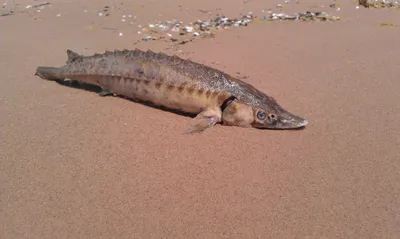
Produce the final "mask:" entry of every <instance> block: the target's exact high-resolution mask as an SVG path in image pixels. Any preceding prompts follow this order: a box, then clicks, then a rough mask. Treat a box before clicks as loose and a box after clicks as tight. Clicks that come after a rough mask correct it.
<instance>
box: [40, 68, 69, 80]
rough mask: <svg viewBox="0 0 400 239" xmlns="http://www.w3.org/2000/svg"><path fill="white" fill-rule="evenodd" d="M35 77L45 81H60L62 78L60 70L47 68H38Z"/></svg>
mask: <svg viewBox="0 0 400 239" xmlns="http://www.w3.org/2000/svg"><path fill="white" fill-rule="evenodd" d="M35 76H39V77H41V78H42V79H47V80H60V79H63V78H64V77H62V74H61V68H56V67H47V66H39V67H38V68H37V69H36V73H35Z"/></svg>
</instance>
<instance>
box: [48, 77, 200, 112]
mask: <svg viewBox="0 0 400 239" xmlns="http://www.w3.org/2000/svg"><path fill="white" fill-rule="evenodd" d="M55 82H56V83H57V84H60V85H62V86H66V87H70V88H74V89H80V90H84V91H88V92H92V93H96V94H99V93H100V92H101V91H102V89H101V88H100V87H99V86H96V85H91V84H87V83H78V82H75V81H65V80H55ZM99 97H111V95H110V96H99ZM114 97H118V98H120V99H124V100H128V101H131V102H134V103H138V104H142V105H145V106H147V107H151V108H154V109H159V110H162V111H165V112H169V113H174V114H178V115H181V116H185V117H189V118H194V117H195V116H196V114H191V113H187V112H183V111H181V110H176V109H171V108H168V107H164V106H159V105H155V104H153V103H151V102H149V101H143V100H137V99H132V98H129V97H125V96H122V95H116V96H114Z"/></svg>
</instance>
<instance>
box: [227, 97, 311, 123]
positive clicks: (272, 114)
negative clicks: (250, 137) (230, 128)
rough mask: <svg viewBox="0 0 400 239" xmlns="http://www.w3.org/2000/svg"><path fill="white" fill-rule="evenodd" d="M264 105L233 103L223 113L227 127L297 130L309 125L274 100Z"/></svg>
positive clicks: (236, 101) (264, 102)
mask: <svg viewBox="0 0 400 239" xmlns="http://www.w3.org/2000/svg"><path fill="white" fill-rule="evenodd" d="M270 99H271V100H268V101H263V102H262V103H263V104H251V103H248V102H247V103H243V102H240V101H238V100H236V99H235V100H234V101H232V102H231V103H230V104H229V105H228V106H227V107H226V108H225V109H224V111H223V112H222V120H223V122H224V124H226V125H236V126H241V127H252V128H258V129H297V128H301V127H304V126H306V125H307V124H308V121H307V120H306V119H303V118H302V117H300V116H297V115H294V114H292V113H290V112H288V111H286V110H285V109H283V108H282V107H281V106H280V105H278V104H277V103H276V101H274V100H273V99H272V98H270Z"/></svg>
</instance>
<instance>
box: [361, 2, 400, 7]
mask: <svg viewBox="0 0 400 239" xmlns="http://www.w3.org/2000/svg"><path fill="white" fill-rule="evenodd" d="M358 3H359V4H360V5H361V6H364V7H366V8H370V7H373V8H400V0H358Z"/></svg>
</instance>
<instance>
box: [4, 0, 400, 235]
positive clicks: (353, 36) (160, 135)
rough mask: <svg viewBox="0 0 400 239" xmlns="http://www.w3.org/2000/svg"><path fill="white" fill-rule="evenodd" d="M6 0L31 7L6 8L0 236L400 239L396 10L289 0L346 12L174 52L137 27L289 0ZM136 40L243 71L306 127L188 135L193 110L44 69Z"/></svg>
mask: <svg viewBox="0 0 400 239" xmlns="http://www.w3.org/2000/svg"><path fill="white" fill-rule="evenodd" d="M3 2H8V5H7V6H5V8H3V9H2V13H4V12H5V10H6V9H7V7H10V6H12V5H15V2H16V3H19V4H20V6H19V9H20V10H24V11H25V10H26V12H25V13H19V12H16V13H15V14H14V15H11V16H4V17H0V72H1V78H0V81H1V95H0V137H1V142H0V158H1V159H0V167H1V172H0V187H1V188H0V189H1V195H0V201H1V204H0V206H1V210H0V212H1V215H0V218H1V220H0V223H1V224H0V238H4V239H6V238H335V239H336V238H346V239H347V238H374V239H376V238H393V239H394V238H400V173H399V172H400V133H399V132H400V103H399V102H400V81H399V73H400V65H399V62H400V54H399V53H400V44H399V39H400V29H399V27H398V26H399V25H400V10H398V9H397V10H396V9H365V8H362V7H361V8H359V9H356V3H355V2H353V1H344V0H338V1H336V2H334V1H333V0H332V1H300V2H299V3H298V4H296V3H294V2H292V3H290V4H287V6H285V8H284V10H285V11H287V12H288V13H291V12H295V11H306V10H313V11H326V12H328V13H332V14H334V15H337V16H340V17H341V21H339V22H314V23H305V22H273V23H266V22H264V23H263V22H258V23H253V24H250V25H249V26H247V27H240V28H234V29H229V30H224V31H221V32H220V33H218V34H217V35H216V37H215V38H210V39H202V40H195V41H193V42H190V43H188V44H184V45H181V46H180V47H179V50H181V52H178V51H177V50H176V49H174V48H171V47H170V43H167V42H163V41H148V42H139V43H138V44H136V45H134V43H135V42H137V40H139V39H140V37H141V36H143V35H138V34H137V31H138V30H139V28H138V26H137V25H139V24H141V25H143V26H145V25H147V24H148V23H151V22H152V21H154V20H170V19H173V18H176V19H179V20H183V21H190V20H192V21H194V20H197V19H205V18H207V17H209V16H214V14H216V13H217V12H220V13H223V14H226V15H227V16H232V17H233V16H238V15H240V14H246V13H247V12H249V11H252V12H253V13H254V15H257V16H261V15H262V14H263V13H262V12H261V10H263V9H264V10H268V9H269V8H271V9H272V10H273V11H279V9H278V8H276V4H278V3H282V2H278V1H276V0H274V1H270V2H266V1H262V0H253V1H251V0H250V1H238V0H221V1H211V0H202V1H184V0H174V1H172V0H171V1H164V0H158V1H155V0H153V1H144V0H141V1H127V0H125V1H121V0H115V1H111V0H110V1H105V0H96V1H77V0H71V1H66V0H65V1H61V0H60V1H51V2H52V6H51V7H49V6H45V7H44V9H43V10H41V12H40V13H38V12H36V11H37V9H25V6H26V5H29V4H32V5H33V4H38V3H40V2H38V1H33V0H32V1H17V0H16V1H11V0H9V1H5V0H2V1H1V3H3ZM13 2H14V3H13ZM332 3H336V4H340V8H341V9H340V11H336V10H335V9H333V8H329V7H328V6H329V4H332ZM114 4H115V6H116V8H117V9H114ZM105 5H109V6H111V8H112V9H111V14H110V16H108V17H105V16H103V17H99V16H98V15H97V11H98V10H101V9H103V7H104V6H105ZM321 5H324V7H321ZM85 9H86V10H87V12H84V10H85ZM199 9H202V10H207V11H211V12H212V15H208V14H207V13H202V12H200V11H198V10H199ZM218 9H219V10H218ZM58 14H61V15H60V16H58V17H57V15H58ZM124 14H126V15H128V14H131V15H132V18H133V16H136V22H134V24H133V25H130V24H129V22H128V21H127V22H122V21H121V16H122V15H124ZM160 14H162V15H160ZM35 18H36V20H35ZM382 23H386V24H382ZM393 25H394V26H393ZM113 29H115V30H113ZM119 32H123V36H119V34H118V33H119ZM134 47H139V48H141V49H152V50H154V51H164V52H167V53H168V54H172V53H177V54H179V55H180V56H182V57H184V58H190V59H192V60H195V61H198V62H201V63H204V64H207V65H211V66H214V67H216V68H218V69H221V70H223V71H225V72H227V73H229V74H232V75H234V76H237V75H238V74H237V72H240V76H247V78H246V79H245V80H246V81H247V82H249V83H251V84H253V85H254V86H256V87H257V88H259V89H261V90H263V91H264V92H266V93H267V94H269V95H271V96H273V97H275V98H276V99H277V100H278V102H280V103H281V105H282V106H284V107H285V108H287V109H288V110H290V111H292V112H294V113H296V114H299V115H301V116H304V117H305V118H306V119H307V120H309V125H308V126H307V127H306V128H305V129H304V130H299V131H271V130H256V129H243V128H238V127H226V126H221V125H217V126H215V127H214V128H212V129H209V130H208V131H206V132H204V133H202V134H198V135H192V136H188V135H183V134H182V131H183V130H184V129H185V126H186V125H187V124H188V122H189V121H190V120H191V119H190V118H188V117H184V116H180V115H177V114H174V113H170V112H166V111H162V110H159V109H154V108H150V107H148V106H145V105H142V104H137V103H134V102H131V101H128V100H124V99H120V98H117V97H114V98H113V97H105V98H102V97H99V96H97V95H96V93H94V92H90V91H85V90H82V89H75V88H70V87H66V86H62V85H59V84H57V83H55V82H50V81H44V80H42V79H40V78H39V77H35V76H34V73H35V69H36V67H37V66H39V65H45V66H61V65H63V64H64V63H65V61H66V59H67V56H66V49H67V48H69V49H72V50H74V51H76V52H78V53H81V54H85V55H90V54H93V53H96V52H97V53H102V52H104V51H105V50H114V49H124V48H126V49H133V48H134Z"/></svg>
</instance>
